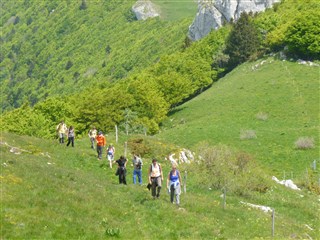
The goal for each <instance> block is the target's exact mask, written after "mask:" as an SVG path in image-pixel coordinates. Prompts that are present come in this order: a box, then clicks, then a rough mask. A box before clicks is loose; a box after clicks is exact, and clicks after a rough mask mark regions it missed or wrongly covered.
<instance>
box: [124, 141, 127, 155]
mask: <svg viewBox="0 0 320 240" xmlns="http://www.w3.org/2000/svg"><path fill="white" fill-rule="evenodd" d="M124 157H127V142H124Z"/></svg>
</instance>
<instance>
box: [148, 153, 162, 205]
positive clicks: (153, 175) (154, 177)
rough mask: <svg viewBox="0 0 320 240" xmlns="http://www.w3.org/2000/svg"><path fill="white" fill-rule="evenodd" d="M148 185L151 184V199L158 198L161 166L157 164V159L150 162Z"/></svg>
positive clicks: (160, 183)
mask: <svg viewBox="0 0 320 240" xmlns="http://www.w3.org/2000/svg"><path fill="white" fill-rule="evenodd" d="M148 176H149V184H151V195H152V197H153V199H155V198H156V197H157V198H159V197H160V190H161V185H162V181H163V174H162V169H161V165H160V164H159V163H157V159H155V158H154V159H153V160H152V164H151V166H150V168H149V172H148Z"/></svg>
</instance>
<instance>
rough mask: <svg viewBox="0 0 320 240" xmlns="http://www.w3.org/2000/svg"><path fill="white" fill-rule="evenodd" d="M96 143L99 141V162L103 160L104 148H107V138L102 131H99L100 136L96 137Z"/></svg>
mask: <svg viewBox="0 0 320 240" xmlns="http://www.w3.org/2000/svg"><path fill="white" fill-rule="evenodd" d="M96 141H97V152H98V160H101V159H102V153H103V148H104V147H105V146H106V138H105V136H103V134H102V131H99V133H98V136H96Z"/></svg>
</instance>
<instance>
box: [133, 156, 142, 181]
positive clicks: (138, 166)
mask: <svg viewBox="0 0 320 240" xmlns="http://www.w3.org/2000/svg"><path fill="white" fill-rule="evenodd" d="M132 164H133V184H136V183H137V176H138V181H139V184H140V185H142V165H143V163H142V159H141V158H140V157H139V156H137V155H135V154H134V155H133V160H132Z"/></svg>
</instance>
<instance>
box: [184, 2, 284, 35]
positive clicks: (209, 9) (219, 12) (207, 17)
mask: <svg viewBox="0 0 320 240" xmlns="http://www.w3.org/2000/svg"><path fill="white" fill-rule="evenodd" d="M280 1H281V0H198V13H197V15H196V17H195V19H194V21H193V23H192V24H191V25H190V27H189V34H188V35H189V38H190V39H191V40H193V41H197V40H199V39H201V38H203V37H204V36H206V35H207V34H208V33H210V31H211V30H213V29H218V28H219V27H221V26H222V24H223V23H224V22H229V21H230V20H231V19H233V20H234V21H237V19H238V18H239V17H240V14H241V13H242V12H250V11H251V12H253V13H255V12H261V11H264V10H265V9H266V8H269V7H272V5H273V4H274V3H277V2H280Z"/></svg>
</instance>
